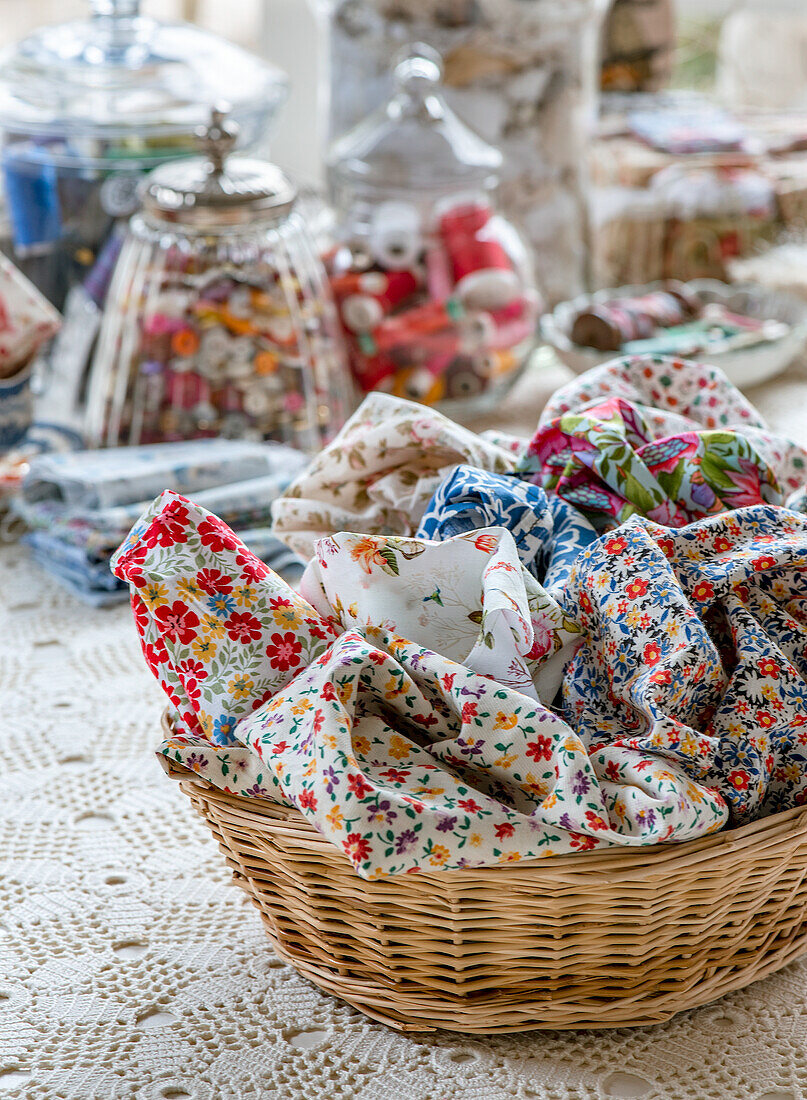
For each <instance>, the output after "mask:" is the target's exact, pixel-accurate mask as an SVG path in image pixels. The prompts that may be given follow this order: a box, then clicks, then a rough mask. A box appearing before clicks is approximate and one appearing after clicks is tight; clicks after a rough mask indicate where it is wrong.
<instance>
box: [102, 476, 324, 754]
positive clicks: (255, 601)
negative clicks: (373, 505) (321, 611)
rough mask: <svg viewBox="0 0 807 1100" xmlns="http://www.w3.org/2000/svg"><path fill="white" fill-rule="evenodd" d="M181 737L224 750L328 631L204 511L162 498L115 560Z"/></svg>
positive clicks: (167, 495) (179, 500)
mask: <svg viewBox="0 0 807 1100" xmlns="http://www.w3.org/2000/svg"><path fill="white" fill-rule="evenodd" d="M112 568H113V571H114V572H115V574H116V575H117V576H118V577H120V578H121V579H123V580H125V581H127V582H128V583H129V585H130V588H131V592H132V606H133V609H134V613H135V620H136V622H137V626H138V629H139V631H140V635H141V640H142V643H143V652H144V655H145V658H146V661H147V663H148V664H149V666H150V668H151V669H152V670H153V671H154V673H155V675H156V676H157V678H158V679H159V680H160V683H161V685H162V687H163V689H164V690H165V692H166V694H167V695H168V698H169V699H170V701H171V703H172V705H173V706H174V708H175V709H176V711H177V713H178V717H179V727H178V728H179V729H180V731H182V732H185V733H190V734H195V735H198V734H200V733H201V734H204V736H205V737H207V738H208V739H209V740H210V741H212V742H213V743H214V744H219V745H231V744H233V742H234V740H235V727H236V724H237V722H238V720H239V719H240V718H241V717H243V715H244V714H246V713H249V712H250V711H251V710H252V709H254V707H255V706H258V705H260V703H261V702H262V701H263V700H264V699H266V698H268V697H269V696H270V695H272V694H274V693H275V692H276V691H277V690H278V689H279V688H280V687H282V686H283V685H284V684H285V683H286V682H287V681H288V680H289V679H291V677H292V676H293V675H294V674H295V672H296V671H297V670H299V669H300V668H302V667H304V666H305V665H306V664H308V663H309V662H310V661H311V660H312V659H313V658H314V657H316V656H317V655H318V654H319V653H321V652H322V651H323V649H325V647H326V645H327V643H328V640H329V639H330V638H332V637H333V636H334V633H335V630H334V627H333V626H332V625H331V624H329V623H327V622H325V621H324V620H323V619H322V618H321V617H320V616H319V615H317V614H316V612H315V611H314V610H313V608H311V607H310V606H309V605H308V604H307V603H306V602H305V600H303V599H302V598H301V597H300V596H299V595H298V594H297V593H296V592H294V591H293V590H292V589H291V588H289V586H288V585H287V584H286V583H285V581H283V580H281V578H280V577H278V576H277V574H276V573H273V572H272V571H271V570H270V569H268V568H267V566H265V565H264V563H263V562H262V561H260V560H259V559H258V558H257V557H255V555H254V554H252V553H251V552H250V551H249V550H247V548H246V546H245V545H244V544H243V543H242V542H241V540H240V539H239V538H238V537H237V536H236V535H235V534H234V533H233V532H232V531H231V530H230V528H229V527H227V525H226V524H224V523H222V521H221V520H220V519H218V518H217V517H216V516H213V515H211V514H210V513H209V512H207V511H206V509H204V508H201V507H200V506H199V505H195V504H192V503H191V502H190V501H188V500H185V499H184V498H183V497H181V496H179V495H178V494H176V493H173V492H171V491H170V490H169V491H166V492H165V493H163V494H162V496H160V497H158V498H157V500H156V501H155V503H154V505H152V507H151V509H149V511H147V512H146V513H145V515H144V516H143V518H142V520H141V521H140V522H139V523H138V524H137V525H136V527H135V528H134V529H133V530H132V532H131V534H130V535H129V538H128V539H127V540H126V542H124V544H123V545H122V546H121V548H120V549H119V550H118V552H117V553H116V554H115V556H114V557H113V559H112Z"/></svg>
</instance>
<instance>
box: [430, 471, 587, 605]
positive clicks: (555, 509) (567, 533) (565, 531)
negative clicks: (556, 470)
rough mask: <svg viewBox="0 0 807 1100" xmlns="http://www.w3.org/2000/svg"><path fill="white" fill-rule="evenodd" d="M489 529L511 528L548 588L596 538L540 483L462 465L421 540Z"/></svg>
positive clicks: (437, 499)
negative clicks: (530, 482)
mask: <svg viewBox="0 0 807 1100" xmlns="http://www.w3.org/2000/svg"><path fill="white" fill-rule="evenodd" d="M484 527H506V528H507V529H508V531H509V532H510V534H511V535H512V536H513V539H514V541H515V544H516V550H517V551H518V556H519V559H520V561H521V564H522V565H523V566H524V568H525V569H528V570H529V572H530V573H532V575H533V576H534V577H535V578H536V579H537V580H539V581H541V582H542V583H543V584H544V586H545V587H546V588H552V587H554V586H555V585H563V584H565V582H566V580H567V578H568V574H569V570H570V569H571V566H572V563H573V562H574V560H575V558H576V557H577V555H578V554H579V553H580V551H581V550H582V549H583V547H585V546H588V545H589V543H591V542H593V541H594V539H596V537H597V534H596V532H595V530H594V528H593V527H592V526H591V524H590V523H589V522H588V520H587V519H586V518H585V517H584V516H582V515H581V514H580V512H578V511H577V509H576V508H574V507H573V506H572V505H570V504H567V502H566V501H565V500H561V499H560V498H559V497H552V498H548V497H547V495H546V493H545V492H544V490H543V489H542V488H541V487H540V486H539V485H530V484H529V483H528V482H525V481H521V480H519V479H518V478H515V477H513V476H512V475H511V476H508V475H506V474H493V473H489V472H488V471H487V470H479V469H476V468H475V467H473V466H458V467H457V468H456V469H455V470H454V472H453V473H452V474H450V475H449V476H448V477H447V478H446V480H445V481H443V482H442V483H441V485H440V486H439V487H438V489H437V491H436V492H435V494H434V496H433V497H432V499H431V500H430V501H429V504H428V506H427V508H426V513H425V515H424V516H423V519H422V520H421V523H420V527H419V529H418V532H417V537H418V538H423V539H431V540H433V541H435V542H443V541H445V540H446V539H450V538H452V537H453V536H454V535H463V534H466V533H467V532H469V531H477V530H480V529H481V528H484Z"/></svg>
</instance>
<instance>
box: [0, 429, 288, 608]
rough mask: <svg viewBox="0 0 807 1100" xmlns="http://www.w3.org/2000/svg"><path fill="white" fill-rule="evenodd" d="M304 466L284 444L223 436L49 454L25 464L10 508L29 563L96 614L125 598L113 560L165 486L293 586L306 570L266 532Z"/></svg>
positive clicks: (124, 587)
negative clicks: (220, 521)
mask: <svg viewBox="0 0 807 1100" xmlns="http://www.w3.org/2000/svg"><path fill="white" fill-rule="evenodd" d="M306 461H307V460H306V457H305V456H304V455H303V454H302V453H301V452H299V451H296V450H293V449H292V448H290V447H284V446H281V445H279V444H272V443H256V442H248V441H241V440H229V439H204V440H195V441H191V442H186V443H160V444H154V445H152V446H145V447H119V448H114V449H110V450H100V451H72V452H68V453H63V454H45V455H41V456H39V457H36V458H34V459H33V460H32V461H31V465H30V470H29V472H28V475H27V477H26V478H25V481H24V482H23V485H22V489H21V492H20V494H19V495H18V496H17V497H16V498H14V499H13V501H12V510H13V511H14V512H15V513H16V515H17V516H19V518H21V519H22V520H23V521H24V522H25V523H26V525H27V526H28V527H29V528H30V532H29V534H27V535H26V536H25V537H24V539H23V541H24V542H25V543H27V544H28V546H29V547H30V548H31V551H32V553H33V556H34V558H35V560H36V561H37V562H38V563H39V564H40V565H41V566H42V567H43V568H44V569H46V570H47V571H48V572H49V573H51V574H52V575H53V576H55V577H56V578H57V579H58V580H59V581H60V582H61V583H62V584H63V585H65V587H67V588H68V589H70V590H71V591H72V592H73V593H74V594H75V595H77V596H79V597H80V598H81V599H83V600H84V601H85V602H87V603H90V604H93V605H95V606H98V607H100V606H105V605H107V604H112V603H117V602H120V601H121V600H122V599H125V598H126V594H127V587H126V585H125V584H124V582H123V581H121V580H119V579H118V578H117V577H116V576H114V574H113V573H112V572H110V568H109V561H110V558H111V556H112V553H113V551H114V550H115V548H116V547H117V546H118V545H119V544H120V542H121V540H122V539H123V538H124V537H125V536H126V534H127V532H128V531H129V530H130V529H131V528H132V525H133V524H135V523H136V521H137V518H138V516H140V514H141V513H142V512H143V510H144V508H145V507H146V506H147V503H148V500H149V499H150V498H151V497H153V496H154V494H155V493H159V492H161V491H162V490H163V489H165V488H169V489H174V490H176V491H177V492H181V493H185V494H188V495H192V496H193V497H194V499H195V500H196V501H198V502H199V504H200V505H202V506H203V507H205V508H208V509H209V510H211V511H215V512H216V514H217V515H220V516H222V517H224V519H225V520H226V522H227V523H229V524H230V526H231V527H233V528H234V529H235V530H237V531H238V532H239V537H240V538H241V539H242V540H243V541H244V542H245V543H246V544H247V545H248V546H249V547H250V550H251V551H252V552H253V553H254V554H255V555H256V556H257V557H258V558H260V559H261V560H263V561H265V562H267V563H269V564H270V565H271V566H272V568H273V569H275V570H276V571H277V572H278V573H281V574H282V575H283V576H286V577H288V578H289V579H299V576H300V573H301V572H302V568H303V563H302V562H301V561H300V559H299V558H298V557H297V555H296V554H294V553H293V552H292V551H290V550H289V549H288V548H287V547H286V546H285V545H284V544H283V543H281V542H280V541H279V540H278V539H277V538H276V537H275V536H274V535H273V534H272V532H271V530H270V524H271V512H270V510H271V506H272V503H273V501H274V500H275V499H276V498H277V497H278V496H279V494H280V493H281V492H282V491H283V490H284V489H285V488H286V487H287V486H288V484H289V482H290V481H291V480H292V479H293V478H294V477H295V476H296V475H297V474H298V473H300V471H301V470H302V469H303V467H304V466H305V464H306Z"/></svg>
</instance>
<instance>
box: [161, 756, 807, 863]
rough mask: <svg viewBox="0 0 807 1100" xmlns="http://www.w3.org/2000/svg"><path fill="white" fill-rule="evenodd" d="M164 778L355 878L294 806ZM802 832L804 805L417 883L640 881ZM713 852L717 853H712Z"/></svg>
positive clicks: (169, 765) (168, 766)
mask: <svg viewBox="0 0 807 1100" xmlns="http://www.w3.org/2000/svg"><path fill="white" fill-rule="evenodd" d="M161 763H162V764H163V767H164V770H165V771H166V773H167V775H168V776H169V777H170V778H172V779H175V780H178V781H179V783H180V786H181V787H182V788H183V789H184V790H185V793H186V794H191V792H194V793H196V794H198V795H201V796H202V797H203V799H205V800H207V801H214V802H219V803H221V804H222V805H225V806H228V807H229V808H230V810H235V811H237V812H238V813H239V814H241V815H243V816H244V817H246V818H248V819H250V821H251V822H253V823H254V825H255V827H256V831H257V832H260V831H262V830H261V822H262V821H263V822H264V823H265V826H266V827H270V828H272V827H274V828H277V827H278V826H279V827H281V828H285V829H288V830H289V833H290V839H294V840H295V841H296V842H297V843H298V844H301V845H304V846H306V847H309V848H320V849H321V850H322V851H323V852H324V853H325V854H327V855H329V856H330V857H331V858H334V859H337V860H338V861H339V862H340V863H344V864H345V865H347V866H348V867H350V869H351V871H353V873H354V874H356V875H357V877H361V876H359V875H358V873H357V872H356V871H355V869H354V868H353V865H352V864H351V863H350V860H349V859H348V858H347V856H346V855H344V853H342V852H340V851H339V849H338V848H337V847H336V846H335V845H334V844H333V843H332V842H331V841H330V840H328V839H327V837H325V836H323V835H322V833H320V832H319V831H318V830H317V829H316V828H315V827H314V826H313V825H312V824H311V823H310V822H309V821H308V819H307V818H306V817H305V816H304V815H303V814H302V813H300V811H299V810H298V809H296V807H294V806H287V805H284V804H282V803H279V802H272V801H271V800H269V799H258V798H247V797H245V796H243V795H238V794H231V793H229V792H227V791H223V790H221V789H220V788H219V787H215V786H213V784H211V783H208V782H207V781H205V780H204V779H202V778H200V777H199V776H197V775H196V774H195V773H194V772H191V771H190V770H188V769H186V768H183V767H181V766H179V767H178V766H177V765H176V764H175V763H174V762H173V761H169V760H167V759H166V758H165V757H162V758H161ZM801 833H807V805H805V806H795V807H793V808H792V809H790V810H782V811H780V812H778V813H775V814H770V815H769V816H767V817H762V818H758V819H757V820H755V821H750V822H748V823H747V824H745V825H738V826H736V827H734V828H733V829H721V830H718V831H717V832H714V833H709V834H707V835H705V836H701V837H695V838H694V839H692V840H683V841H672V842H668V843H666V844H645V845H641V846H636V847H632V846H631V847H623V846H620V845H614V846H613V847H610V848H601V849H595V850H594V851H590V852H572V853H569V854H568V855H548V856H544V857H541V858H539V859H523V860H518V861H514V862H512V863H496V864H491V865H490V866H489V867H465V868H461V869H457V870H448V871H419V872H417V875H416V877H417V879H418V881H420V882H424V881H427V880H433V881H435V883H436V882H440V883H448V882H450V881H453V882H464V883H468V884H469V883H470V882H471V880H472V878H474V877H476V876H478V875H481V876H483V877H485V878H487V877H488V876H490V875H497V876H508V877H510V878H511V879H516V878H520V877H521V876H522V874H523V873H524V872H527V874H528V876H529V875H530V874H531V873H534V872H535V871H537V870H539V869H543V870H545V871H547V872H549V871H551V872H552V874H553V877H555V876H556V875H557V873H559V872H560V873H563V872H566V873H575V874H579V873H591V874H613V872H615V871H619V872H620V874H621V875H622V876H623V877H627V876H629V875H630V873H631V872H634V873H636V874H638V875H639V876H641V877H646V876H647V874H649V873H650V874H664V873H665V872H666V871H669V870H671V867H670V865H671V864H674V865H675V868H676V869H679V868H681V867H683V866H684V865H686V864H695V863H699V862H702V863H709V862H711V861H712V860H713V859H714V858H715V857H716V856H720V855H726V854H728V853H729V852H733V851H737V850H740V849H744V848H748V847H749V846H752V845H753V846H754V847H755V848H761V847H763V846H767V845H769V844H776V843H778V842H779V841H780V840H781V839H782V837H783V836H796V835H799V834H801ZM718 850H719V851H718ZM411 877H412V876H411V875H386V876H383V878H384V880H385V881H391V880H392V879H400V880H402V881H403V880H406V879H409V878H411Z"/></svg>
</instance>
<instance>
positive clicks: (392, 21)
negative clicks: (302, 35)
mask: <svg viewBox="0 0 807 1100" xmlns="http://www.w3.org/2000/svg"><path fill="white" fill-rule="evenodd" d="M311 2H313V3H314V4H315V7H316V9H317V10H318V11H319V12H320V13H321V14H322V16H323V21H324V22H325V24H326V28H327V34H328V40H329V47H328V56H329V62H330V65H329V67H330V76H329V80H328V87H329V133H330V137H331V138H332V139H333V138H338V137H339V136H340V135H342V134H343V133H345V131H346V130H347V129H349V128H350V127H352V126H354V125H355V124H356V123H357V122H358V121H359V120H360V119H362V118H363V117H364V116H365V115H366V114H367V113H368V112H369V111H370V110H372V108H373V107H374V106H375V105H376V104H378V103H379V102H381V101H382V100H383V99H384V98H385V97H386V96H387V95H389V90H390V65H391V62H392V59H393V57H394V56H395V54H396V53H397V51H398V50H399V49H401V48H402V47H403V46H405V45H407V44H408V43H410V42H425V43H427V44H428V45H429V46H431V47H432V48H434V49H436V50H437V51H438V52H439V53H440V54H441V56H442V58H443V62H444V65H445V80H444V85H445V89H444V90H445V96H446V100H447V102H448V104H449V106H450V107H451V108H452V110H454V111H456V112H457V114H458V115H459V117H460V118H461V119H462V120H463V121H464V122H466V123H467V124H468V125H470V126H473V128H474V130H475V131H476V132H477V133H478V134H479V135H480V136H481V137H482V138H484V139H485V140H486V141H488V142H490V143H491V144H492V145H494V146H495V147H496V148H497V149H500V150H501V151H502V153H503V155H504V164H503V171H502V184H501V189H500V202H501V208H502V211H503V212H504V213H505V214H506V215H507V216H508V217H511V218H513V219H514V220H515V221H516V222H517V223H518V225H520V226H521V227H522V229H523V231H524V233H525V235H526V238H527V240H528V242H529V244H530V246H531V248H532V250H533V253H534V255H535V259H536V272H535V273H536V278H537V279H538V285H539V287H540V288H541V290H542V292H543V293H544V294H545V295H546V296H547V298H548V299H550V300H552V301H559V300H561V299H564V298H569V297H572V296H573V295H575V294H579V293H580V292H581V291H582V290H583V289H584V280H585V268H586V202H585V192H584V182H585V181H584V174H583V168H584V153H585V147H586V141H587V137H588V133H589V128H590V126H591V125H593V124H594V122H595V121H596V108H597V85H598V83H599V66H598V59H597V53H598V48H599V41H598V38H599V28H600V25H601V22H602V16H603V13H604V11H605V9H606V8H607V7H608V0H403V2H402V0H311Z"/></svg>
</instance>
